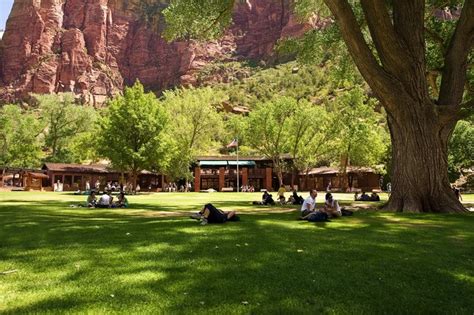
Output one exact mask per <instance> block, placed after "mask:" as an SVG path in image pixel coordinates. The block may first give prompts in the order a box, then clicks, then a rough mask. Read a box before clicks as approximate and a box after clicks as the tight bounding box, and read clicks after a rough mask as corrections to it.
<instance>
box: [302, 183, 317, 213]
mask: <svg viewBox="0 0 474 315" xmlns="http://www.w3.org/2000/svg"><path fill="white" fill-rule="evenodd" d="M317 196H318V192H317V191H316V189H311V191H310V192H309V196H308V198H306V199H305V200H304V201H303V204H302V205H301V217H302V218H304V217H307V216H308V214H310V213H313V212H314V211H315V208H316V197H317Z"/></svg>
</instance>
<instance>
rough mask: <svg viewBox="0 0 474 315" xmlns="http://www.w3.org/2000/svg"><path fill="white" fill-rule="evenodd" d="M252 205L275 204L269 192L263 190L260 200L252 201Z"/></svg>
mask: <svg viewBox="0 0 474 315" xmlns="http://www.w3.org/2000/svg"><path fill="white" fill-rule="evenodd" d="M253 204H254V205H271V206H273V205H275V200H273V197H272V195H271V194H269V193H268V192H267V191H266V190H265V191H264V192H263V195H262V201H254V202H253Z"/></svg>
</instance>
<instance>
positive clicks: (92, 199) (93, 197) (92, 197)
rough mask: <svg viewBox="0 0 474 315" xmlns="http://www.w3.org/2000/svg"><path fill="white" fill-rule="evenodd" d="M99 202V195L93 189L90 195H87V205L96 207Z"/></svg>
mask: <svg viewBox="0 0 474 315" xmlns="http://www.w3.org/2000/svg"><path fill="white" fill-rule="evenodd" d="M96 204H97V196H96V194H95V191H91V193H90V195H89V196H88V197H87V207H89V208H95V206H96Z"/></svg>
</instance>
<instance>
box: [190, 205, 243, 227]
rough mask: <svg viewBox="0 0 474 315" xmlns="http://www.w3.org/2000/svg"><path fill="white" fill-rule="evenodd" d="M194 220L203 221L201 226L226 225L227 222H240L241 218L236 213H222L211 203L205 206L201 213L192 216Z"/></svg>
mask: <svg viewBox="0 0 474 315" xmlns="http://www.w3.org/2000/svg"><path fill="white" fill-rule="evenodd" d="M191 218H192V219H196V220H201V225H206V224H208V223H225V222H227V221H238V220H239V217H238V216H237V215H236V212H235V211H227V212H225V211H222V210H220V209H217V208H216V207H214V206H213V205H212V204H211V203H207V204H205V205H204V207H203V208H202V210H201V211H199V212H198V213H196V214H193V215H192V216H191Z"/></svg>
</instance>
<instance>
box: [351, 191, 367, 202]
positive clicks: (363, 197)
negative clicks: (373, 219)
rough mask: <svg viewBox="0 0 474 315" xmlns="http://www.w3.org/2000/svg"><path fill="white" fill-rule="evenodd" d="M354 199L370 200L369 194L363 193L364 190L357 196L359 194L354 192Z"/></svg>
mask: <svg viewBox="0 0 474 315" xmlns="http://www.w3.org/2000/svg"><path fill="white" fill-rule="evenodd" d="M354 200H355V201H370V196H369V195H367V194H366V193H365V191H363V192H362V195H360V197H359V194H358V193H356V194H355V195H354Z"/></svg>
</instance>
